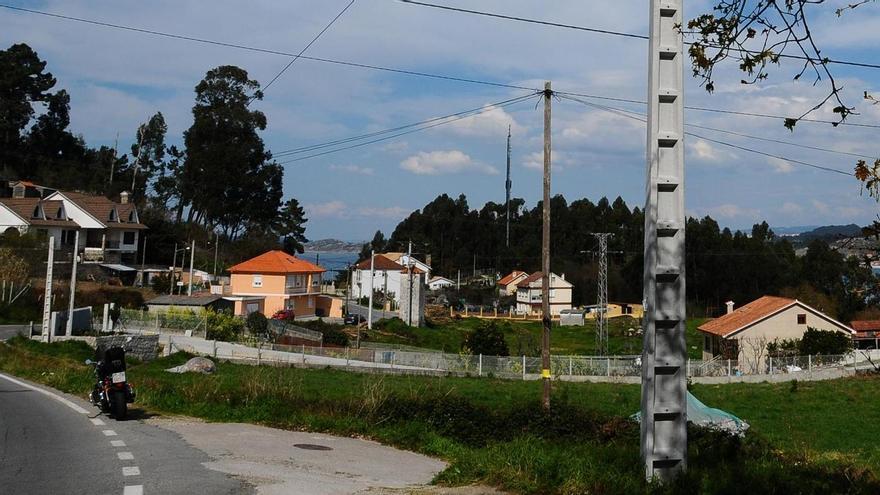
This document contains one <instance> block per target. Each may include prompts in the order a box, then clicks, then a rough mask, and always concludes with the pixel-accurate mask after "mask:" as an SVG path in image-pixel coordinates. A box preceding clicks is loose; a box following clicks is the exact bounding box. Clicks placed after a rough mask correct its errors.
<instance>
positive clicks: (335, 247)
mask: <svg viewBox="0 0 880 495" xmlns="http://www.w3.org/2000/svg"><path fill="white" fill-rule="evenodd" d="M363 245H364V242H346V241H340V240H339V239H320V240H317V241H310V242H307V243H305V244H303V247H305V249H306V251H321V252H328V253H357V252H360V250H361V246H363Z"/></svg>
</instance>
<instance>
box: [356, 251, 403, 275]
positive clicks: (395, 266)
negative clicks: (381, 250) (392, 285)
mask: <svg viewBox="0 0 880 495" xmlns="http://www.w3.org/2000/svg"><path fill="white" fill-rule="evenodd" d="M355 268H357V269H358V270H369V269H370V258H367V259H365V260H363V261H361V262H360V263H358V264H357V265H355ZM403 269H404V267H403V265H401V264H400V263H395V262H394V261H391V260H390V259H388V258H387V257H385V255H382V254H377V255H376V256H373V270H379V271H383V270H393V271H401V270H403Z"/></svg>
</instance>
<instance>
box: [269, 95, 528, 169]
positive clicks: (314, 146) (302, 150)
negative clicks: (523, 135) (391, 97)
mask: <svg viewBox="0 0 880 495" xmlns="http://www.w3.org/2000/svg"><path fill="white" fill-rule="evenodd" d="M535 94H537V93H530V94H529V95H524V96H520V97H516V98H511V99H509V100H504V101H501V102H499V103H497V105H506V104H508V103H511V102H515V101H519V100H520V99H523V98H528V97H529V96H533V95H535ZM489 107H493V104H489V105H481V106H479V107H476V108H471V109H468V110H463V111H461V112H456V113H453V114H449V115H444V116H442V117H434V118H431V119H427V120H422V121H420V122H414V123H412V124H405V125H401V126H397V127H392V128H390V129H383V130H381V131H375V132H370V133H367V134H360V135H357V136H350V137H347V138H342V139H336V140H334V141H327V142H325V143H320V144H312V145H309V146H301V147H299V148H291V149H289V150H284V151H279V152H278V153H275V154H274V156H276V157H278V156H283V155H295V154H299V153H305V152H308V151H314V150H317V149H321V148H328V147H332V146H335V145H338V144H345V143H349V142H352V141H360V140H362V139H367V138H371V137H375V136H381V135H382V134H388V133H392V132H397V131H401V130H404V129H408V128H410V127H418V126H422V125H425V124H430V123H432V122H437V121H441V120H446V119H449V118H452V117H458V116H460V115H467V114H471V113H473V114H474V115H476V113H475V112H480V111H488V110H491V108H489Z"/></svg>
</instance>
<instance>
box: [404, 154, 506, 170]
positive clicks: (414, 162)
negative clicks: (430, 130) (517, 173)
mask: <svg viewBox="0 0 880 495" xmlns="http://www.w3.org/2000/svg"><path fill="white" fill-rule="evenodd" d="M400 168H402V169H403V170H407V171H409V172H412V173H414V174H417V175H441V174H455V173H460V172H479V173H483V174H490V175H495V174H497V173H498V169H496V168H495V167H493V166H491V165H487V164H485V163H481V162H478V161H476V160H474V159H473V158H471V157H470V156H468V155H467V154H465V153H463V152H461V151H459V150H450V151H430V152H425V151H420V152H419V153H418V154H416V155H413V156H411V157H409V158H407V159H406V160H404V161H402V162H400Z"/></svg>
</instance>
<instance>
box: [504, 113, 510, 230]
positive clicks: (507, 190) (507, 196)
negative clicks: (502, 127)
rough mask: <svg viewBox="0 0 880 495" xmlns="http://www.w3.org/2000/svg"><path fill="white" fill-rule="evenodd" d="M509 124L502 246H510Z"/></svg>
mask: <svg viewBox="0 0 880 495" xmlns="http://www.w3.org/2000/svg"><path fill="white" fill-rule="evenodd" d="M510 186H511V182H510V125H508V126H507V181H506V182H505V183H504V189H505V191H506V195H505V199H504V204H505V205H507V234H506V236H505V237H504V246H505V247H510Z"/></svg>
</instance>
